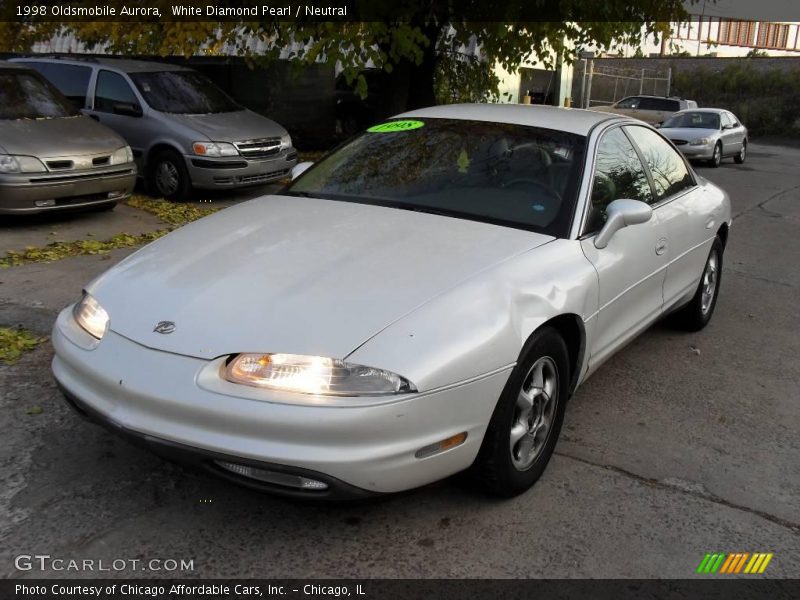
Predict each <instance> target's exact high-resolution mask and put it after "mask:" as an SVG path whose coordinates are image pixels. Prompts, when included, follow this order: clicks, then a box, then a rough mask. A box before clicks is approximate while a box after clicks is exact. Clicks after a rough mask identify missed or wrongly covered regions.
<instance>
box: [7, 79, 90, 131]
mask: <svg viewBox="0 0 800 600" xmlns="http://www.w3.org/2000/svg"><path fill="white" fill-rule="evenodd" d="M77 114H78V111H77V110H76V108H75V107H74V106H73V105H72V104H71V103H70V102H69V100H67V99H66V98H64V97H63V96H62V95H61V94H60V93H59V92H58V90H56V89H55V88H54V87H53V86H52V85H50V84H49V83H48V82H47V81H46V80H45V79H43V78H42V77H41V76H40V75H39V74H38V73H34V72H31V71H23V70H21V69H0V119H5V120H20V119H59V118H62V117H73V116H76V115H77Z"/></svg>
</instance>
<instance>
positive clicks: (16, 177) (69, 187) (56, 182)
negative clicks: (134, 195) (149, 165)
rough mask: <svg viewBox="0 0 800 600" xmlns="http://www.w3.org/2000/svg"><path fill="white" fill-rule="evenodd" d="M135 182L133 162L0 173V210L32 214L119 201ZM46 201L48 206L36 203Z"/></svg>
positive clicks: (125, 196)
mask: <svg viewBox="0 0 800 600" xmlns="http://www.w3.org/2000/svg"><path fill="white" fill-rule="evenodd" d="M135 184H136V167H135V166H134V165H133V163H130V164H127V165H120V166H118V167H109V168H105V169H102V170H99V169H98V170H91V171H73V172H65V173H21V174H19V173H17V174H10V175H0V214H35V213H41V212H50V211H59V210H74V209H78V208H85V207H96V206H101V205H104V204H112V203H114V202H119V201H121V200H124V199H125V198H127V197H128V196H130V194H131V192H132V191H133V187H134V185H135ZM37 202H38V203H39V204H43V203H45V202H48V203H49V204H52V205H51V206H46V205H45V206H41V205H37Z"/></svg>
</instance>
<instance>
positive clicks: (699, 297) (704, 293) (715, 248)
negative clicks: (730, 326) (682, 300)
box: [675, 236, 723, 331]
mask: <svg viewBox="0 0 800 600" xmlns="http://www.w3.org/2000/svg"><path fill="white" fill-rule="evenodd" d="M722 251H723V247H722V240H720V239H719V236H717V237H716V238H714V243H713V244H712V245H711V250H710V252H709V253H708V258H707V259H706V265H705V267H704V268H703V275H702V276H701V277H700V283H698V284H697V291H696V292H695V294H694V297H693V298H692V300H691V302H689V304H687V305H686V306H684V307H683V308H682V309H681V310H680V311H678V312H677V313H676V314H675V317H676V319H677V321H678V323H679V324H680V326H681V327H683V328H684V329H686V330H688V331H700V330H701V329H703V327H705V326H706V325H708V322H709V321H710V320H711V315H713V314H714V308H715V307H716V306H717V297H718V296H719V285H720V283H721V282H722Z"/></svg>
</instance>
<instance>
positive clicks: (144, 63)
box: [18, 55, 192, 73]
mask: <svg viewBox="0 0 800 600" xmlns="http://www.w3.org/2000/svg"><path fill="white" fill-rule="evenodd" d="M19 60H20V62H22V63H24V62H26V61H28V62H48V63H57V64H67V65H83V66H86V65H102V66H104V67H108V68H111V69H117V70H119V71H122V72H123V73H153V72H164V71H191V70H192V69H190V68H188V67H184V66H182V65H173V64H170V63H162V62H155V61H150V60H135V59H130V58H106V57H94V56H92V57H88V56H87V57H82V56H47V55H42V56H26V57H25V58H23V59H19ZM18 64H19V63H18Z"/></svg>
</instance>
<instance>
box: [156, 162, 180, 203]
mask: <svg viewBox="0 0 800 600" xmlns="http://www.w3.org/2000/svg"><path fill="white" fill-rule="evenodd" d="M179 185H180V174H179V173H178V168H177V167H176V166H175V165H174V164H172V163H171V162H170V161H167V160H165V161H163V162H160V163H159V164H158V166H157V167H156V187H158V191H159V192H160V193H161V194H163V195H164V196H170V195H172V194H174V193H175V192H177V191H178V187H179Z"/></svg>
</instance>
